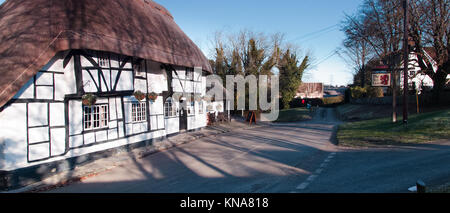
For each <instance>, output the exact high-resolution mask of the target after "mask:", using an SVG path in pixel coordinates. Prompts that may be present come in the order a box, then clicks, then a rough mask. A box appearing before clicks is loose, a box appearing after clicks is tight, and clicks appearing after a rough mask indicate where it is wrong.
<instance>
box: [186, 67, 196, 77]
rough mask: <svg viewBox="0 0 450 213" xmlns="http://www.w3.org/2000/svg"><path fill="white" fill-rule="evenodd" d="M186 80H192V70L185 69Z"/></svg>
mask: <svg viewBox="0 0 450 213" xmlns="http://www.w3.org/2000/svg"><path fill="white" fill-rule="evenodd" d="M186 80H194V69H192V68H186Z"/></svg>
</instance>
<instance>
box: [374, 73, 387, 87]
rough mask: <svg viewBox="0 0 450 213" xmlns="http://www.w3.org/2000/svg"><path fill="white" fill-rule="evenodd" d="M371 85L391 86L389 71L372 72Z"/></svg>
mask: <svg viewBox="0 0 450 213" xmlns="http://www.w3.org/2000/svg"><path fill="white" fill-rule="evenodd" d="M372 86H373V87H389V86H391V74H390V73H375V74H372Z"/></svg>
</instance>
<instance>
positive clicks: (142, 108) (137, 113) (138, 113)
mask: <svg viewBox="0 0 450 213" xmlns="http://www.w3.org/2000/svg"><path fill="white" fill-rule="evenodd" d="M131 120H132V121H133V122H143V121H147V103H145V102H144V103H133V104H132V105H131Z"/></svg>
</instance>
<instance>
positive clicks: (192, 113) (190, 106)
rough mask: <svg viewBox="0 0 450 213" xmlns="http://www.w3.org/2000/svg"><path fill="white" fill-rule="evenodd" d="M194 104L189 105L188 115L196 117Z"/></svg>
mask: <svg viewBox="0 0 450 213" xmlns="http://www.w3.org/2000/svg"><path fill="white" fill-rule="evenodd" d="M194 103H195V102H193V101H191V102H189V104H188V105H187V113H188V115H194V114H195V111H194Z"/></svg>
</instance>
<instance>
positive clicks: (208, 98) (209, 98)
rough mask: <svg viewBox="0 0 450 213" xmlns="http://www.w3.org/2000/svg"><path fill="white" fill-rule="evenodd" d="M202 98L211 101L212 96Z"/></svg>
mask: <svg viewBox="0 0 450 213" xmlns="http://www.w3.org/2000/svg"><path fill="white" fill-rule="evenodd" d="M203 100H204V101H211V100H212V98H211V97H210V96H204V97H203Z"/></svg>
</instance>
